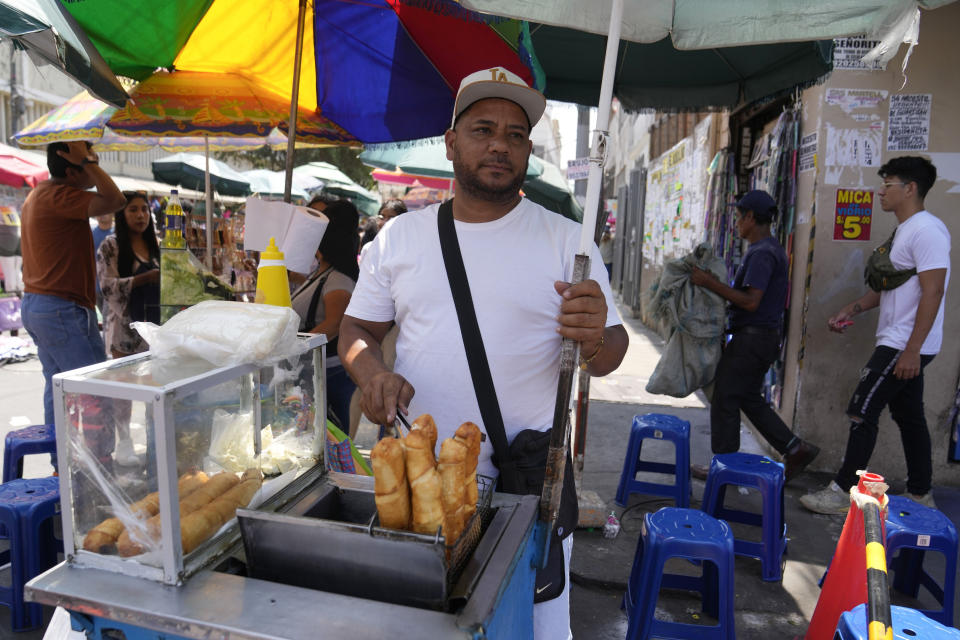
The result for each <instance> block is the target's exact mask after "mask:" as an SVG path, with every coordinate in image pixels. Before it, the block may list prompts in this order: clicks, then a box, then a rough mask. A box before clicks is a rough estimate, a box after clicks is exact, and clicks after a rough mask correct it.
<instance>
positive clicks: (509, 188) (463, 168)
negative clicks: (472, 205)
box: [453, 149, 529, 204]
mask: <svg viewBox="0 0 960 640" xmlns="http://www.w3.org/2000/svg"><path fill="white" fill-rule="evenodd" d="M528 161H529V160H524V163H523V167H522V170H521V171H520V172H519V173H518V174H517V175H516V176H514V178H513V180H512V181H511V182H510V183H509V184H507V185H505V186H503V187H492V186H490V185H488V184H485V183H484V182H483V181H482V180H481V179H480V175H479V173H478V172H476V171H472V170H471V169H470V168H469V167H467V165H466V163H464V162H463V160H462V159H461V158H460V152H459V151H458V150H457V149H454V151H453V174H454V175H455V176H456V178H457V187H458V188H459V189H462V190H463V191H464V192H465V193H466V194H467V195H469V196H470V197H471V198H476V199H477V200H485V201H487V202H492V203H495V204H507V203H510V202H512V201H514V200H516V199H517V196H518V195H519V193H520V187H521V185H523V181H524V180H525V179H526V177H527V162H528Z"/></svg>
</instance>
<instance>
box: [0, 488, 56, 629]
mask: <svg viewBox="0 0 960 640" xmlns="http://www.w3.org/2000/svg"><path fill="white" fill-rule="evenodd" d="M59 511H60V483H59V480H58V478H31V479H20V478H18V479H15V480H11V481H10V482H4V483H3V484H0V523H2V524H3V526H4V529H5V532H6V536H5V537H8V538H9V540H10V548H9V550H7V551H4V552H3V553H2V554H0V564H8V563H9V564H10V575H11V580H10V586H9V587H0V604H5V605H7V606H8V607H10V620H11V622H12V626H13V629H14V631H21V630H24V629H32V628H35V627H38V626H40V625H41V624H42V622H43V613H42V609H41V607H40V605H38V604H25V603H24V601H23V585H24V584H26V582H27V581H28V580H30V579H31V578H33V577H34V576H36V575H38V574H39V573H41V572H43V571H45V570H46V569H48V568H50V567H52V566H53V565H54V564H56V562H57V553H58V552H59V551H60V550H61V549H62V543H61V542H60V541H58V540H57V539H56V538H55V537H54V534H53V523H54V520H53V516H54V515H56V514H57V513H58V512H59Z"/></svg>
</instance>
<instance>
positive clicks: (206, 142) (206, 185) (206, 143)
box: [203, 134, 213, 271]
mask: <svg viewBox="0 0 960 640" xmlns="http://www.w3.org/2000/svg"><path fill="white" fill-rule="evenodd" d="M203 157H204V159H205V160H206V166H205V167H204V171H203V190H204V193H205V195H206V204H207V206H206V207H204V208H205V209H206V213H207V269H209V270H210V271H213V189H211V188H210V136H208V135H206V134H204V136H203Z"/></svg>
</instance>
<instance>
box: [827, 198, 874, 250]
mask: <svg viewBox="0 0 960 640" xmlns="http://www.w3.org/2000/svg"><path fill="white" fill-rule="evenodd" d="M872 221H873V191H871V190H869V189H837V209H836V217H835V218H834V221H833V239H834V240H859V241H867V240H869V239H870V227H871V224H870V223H871V222H872Z"/></svg>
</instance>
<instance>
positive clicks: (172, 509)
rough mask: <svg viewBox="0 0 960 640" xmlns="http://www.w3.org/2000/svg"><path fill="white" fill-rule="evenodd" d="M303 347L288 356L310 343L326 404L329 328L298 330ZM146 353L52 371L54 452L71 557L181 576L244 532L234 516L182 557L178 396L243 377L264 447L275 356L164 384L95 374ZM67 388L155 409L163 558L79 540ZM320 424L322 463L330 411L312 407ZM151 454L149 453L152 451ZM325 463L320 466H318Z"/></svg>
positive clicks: (165, 578) (178, 579)
mask: <svg viewBox="0 0 960 640" xmlns="http://www.w3.org/2000/svg"><path fill="white" fill-rule="evenodd" d="M297 339H298V347H299V348H298V350H297V351H296V352H294V353H291V354H288V357H289V356H301V357H302V356H303V354H305V353H307V352H310V351H312V358H313V367H314V371H313V385H314V406H315V407H326V406H327V388H326V349H325V347H324V345H326V343H327V339H326V336H324V335H322V334H299V335H298V338H297ZM151 357H152V356H151V355H150V354H149V353H144V354H136V355H132V356H127V357H124V358H119V359H115V360H107V361H105V362H102V363H99V364H96V365H91V366H89V367H83V368H81V369H75V370H73V371H68V372H65V373H61V374H57V375H55V376H54V377H53V392H54V414H55V419H56V433H57V456H58V458H59V460H60V466H61V474H60V496H61V503H62V504H63V513H64V516H65V517H63V519H62V520H63V543H64V555H65V558H66V562H67V564H70V565H74V566H78V567H90V568H95V569H103V570H106V571H111V572H114V573H120V574H124V575H128V576H133V577H139V578H146V579H149V580H153V581H156V582H162V583H164V584H167V585H179V584H182V583H183V581H184V579H185V578H186V577H187V576H190V575H192V574H193V573H196V572H197V571H198V570H200V569H202V568H203V567H205V566H207V565H208V564H210V563H211V562H212V561H214V560H215V559H216V558H218V557H221V556H223V555H224V554H225V553H226V552H227V551H228V549H229V548H230V547H232V546H233V545H234V544H235V543H237V541H238V539H239V535H240V533H239V529H238V527H237V524H236V521H235V520H234V521H233V523H232V525H231V526H230V527H229V528H228V529H227V530H226V531H224V532H222V533H220V534H219V535H215V536H214V537H213V538H211V539H210V540H208V541H206V542H204V543H203V544H202V545H201V546H200V547H198V548H197V549H195V550H194V551H193V552H191V553H190V554H189V555H188V556H187V557H184V554H183V548H182V545H181V540H180V510H179V496H178V492H177V448H176V440H175V424H174V403H175V402H176V401H177V400H181V399H183V398H186V397H187V396H190V395H192V394H195V393H197V392H199V391H203V390H205V389H209V388H210V387H214V386H216V385H219V384H223V383H225V382H228V381H230V380H235V379H237V378H240V379H241V386H242V389H241V402H242V403H244V402H247V403H249V407H250V409H251V410H252V413H253V437H254V452H255V454H259V453H260V428H261V403H260V371H261V369H263V368H264V367H265V366H271V365H270V364H266V365H264V364H241V365H235V366H226V367H215V366H213V365H211V369H210V370H208V371H205V372H203V373H201V374H199V375H193V376H188V377H184V378H183V379H180V380H175V381H172V382H170V383H167V384H162V385H161V384H138V383H133V382H120V381H115V380H105V379H96V378H94V377H91V376H93V375H94V374H97V373H100V372H103V371H107V370H110V369H117V368H121V367H127V366H129V365H130V364H132V363H136V362H139V361H141V360H147V359H149V358H151ZM67 394H90V395H95V396H101V397H107V398H112V399H119V400H129V401H134V402H143V403H145V404H146V406H147V411H152V416H153V425H152V427H148V428H152V429H154V433H155V441H154V442H155V451H154V452H152V454H153V455H155V456H156V469H157V485H158V487H157V490H158V493H159V504H160V510H159V513H160V514H161V527H160V536H161V537H160V560H161V566H159V567H157V566H150V565H146V564H141V563H140V562H137V561H136V560H133V559H125V558H121V557H119V556H109V555H101V554H99V553H94V552H91V551H87V550H84V549H82V548H78V546H77V539H76V535H75V533H76V532H75V531H74V513H73V511H74V506H75V504H76V496H75V494H74V487H73V477H72V476H73V473H72V469H71V467H70V466H69V465H70V464H71V457H70V455H71V451H70V447H71V434H70V433H69V431H68V425H69V420H68V416H67V415H66V408H65V396H66V395H67ZM313 428H314V431H315V440H314V454H315V455H316V456H317V458H318V466H320V465H323V464H324V460H323V453H324V443H325V441H326V414H325V412H324V411H322V410H317V411H315V412H314V419H313ZM147 455H151V452H148V454H147ZM321 468H322V467H321Z"/></svg>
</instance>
